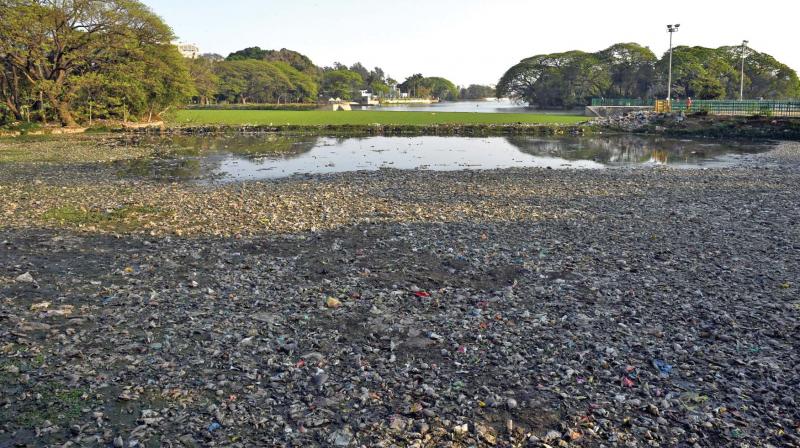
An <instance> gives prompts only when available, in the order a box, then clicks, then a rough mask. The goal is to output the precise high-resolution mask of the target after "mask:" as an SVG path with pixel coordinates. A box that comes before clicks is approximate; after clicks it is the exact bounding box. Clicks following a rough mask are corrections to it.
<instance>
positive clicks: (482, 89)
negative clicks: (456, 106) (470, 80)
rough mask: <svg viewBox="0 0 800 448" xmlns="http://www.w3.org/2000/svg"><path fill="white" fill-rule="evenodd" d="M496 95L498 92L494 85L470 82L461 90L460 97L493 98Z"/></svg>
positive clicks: (473, 98) (470, 98) (465, 98)
mask: <svg viewBox="0 0 800 448" xmlns="http://www.w3.org/2000/svg"><path fill="white" fill-rule="evenodd" d="M495 95H497V92H496V91H495V89H494V87H491V86H482V85H478V84H470V85H469V86H468V87H466V88H462V89H461V92H459V97H460V98H461V99H462V100H482V99H484V98H493V97H494V96H495Z"/></svg>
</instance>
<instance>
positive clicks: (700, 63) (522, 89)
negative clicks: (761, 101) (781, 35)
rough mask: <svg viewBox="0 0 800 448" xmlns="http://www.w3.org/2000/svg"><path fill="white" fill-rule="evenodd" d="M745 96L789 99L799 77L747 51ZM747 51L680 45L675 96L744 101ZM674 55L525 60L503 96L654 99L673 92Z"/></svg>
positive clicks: (623, 49)
mask: <svg viewBox="0 0 800 448" xmlns="http://www.w3.org/2000/svg"><path fill="white" fill-rule="evenodd" d="M747 51H748V52H747V54H746V56H747V59H746V62H745V95H746V96H748V97H750V98H759V97H763V98H774V99H788V98H794V97H797V96H800V81H798V78H797V73H795V71H794V70H792V69H790V68H789V67H787V66H785V65H784V64H781V63H780V62H778V61H776V60H775V59H774V58H772V57H771V56H769V55H766V54H763V53H758V52H756V51H754V50H752V49H749V50H747ZM741 55H742V54H741V47H722V48H717V49H712V48H704V47H685V46H681V47H676V48H675V49H674V50H673V67H672V69H673V70H672V71H673V78H672V87H673V92H674V94H675V96H680V97H684V98H685V97H693V98H696V99H723V98H730V99H734V98H738V97H739V86H740V81H741V75H740V74H739V71H740V70H739V65H738V64H739V63H741ZM668 65H669V53H666V54H665V55H664V56H663V57H662V58H661V59H660V60H656V57H655V55H654V54H653V53H652V52H651V51H650V50H649V49H648V48H645V47H642V46H640V45H637V44H634V43H624V44H616V45H613V46H611V47H609V48H607V49H605V50H603V51H600V52H598V53H584V52H580V51H570V52H566V53H555V54H549V55H537V56H533V57H530V58H527V59H523V60H522V61H520V62H519V63H518V64H516V65H514V66H513V67H511V68H510V69H508V71H506V73H505V74H504V75H503V77H502V78H501V79H500V81H499V82H498V85H497V96H498V97H503V96H508V97H511V98H512V99H514V100H516V101H520V102H527V103H528V104H531V105H535V106H538V107H544V108H562V107H564V108H569V107H576V106H583V105H587V104H589V103H590V101H591V98H592V97H599V96H602V97H606V98H652V97H654V96H658V97H663V96H664V95H666V92H667V72H668V70H669V67H668Z"/></svg>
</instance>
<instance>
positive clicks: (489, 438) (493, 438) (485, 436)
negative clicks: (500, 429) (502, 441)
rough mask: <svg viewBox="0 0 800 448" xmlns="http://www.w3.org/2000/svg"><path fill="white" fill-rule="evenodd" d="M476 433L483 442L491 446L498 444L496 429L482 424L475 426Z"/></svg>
mask: <svg viewBox="0 0 800 448" xmlns="http://www.w3.org/2000/svg"><path fill="white" fill-rule="evenodd" d="M475 432H476V434H477V435H478V437H480V438H481V439H482V440H484V441H485V442H486V443H488V444H489V445H495V444H497V433H496V431H495V430H494V428H492V427H490V426H486V425H482V424H480V423H476V424H475Z"/></svg>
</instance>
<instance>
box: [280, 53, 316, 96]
mask: <svg viewBox="0 0 800 448" xmlns="http://www.w3.org/2000/svg"><path fill="white" fill-rule="evenodd" d="M272 65H274V66H275V67H276V68H277V69H278V70H280V71H281V72H283V74H284V75H286V77H287V78H289V83H290V87H289V91H288V99H289V101H291V102H299V103H307V102H314V101H316V100H317V92H318V87H317V83H316V82H314V80H313V79H312V78H311V76H309V75H308V74H306V73H303V72H301V71H300V70H297V69H296V68H295V67H293V66H291V65H289V64H288V63H286V62H273V63H272Z"/></svg>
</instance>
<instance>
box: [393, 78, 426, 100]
mask: <svg viewBox="0 0 800 448" xmlns="http://www.w3.org/2000/svg"><path fill="white" fill-rule="evenodd" d="M423 79H425V77H424V76H422V74H421V73H417V74H415V75H411V76H409V77H408V78H406V80H405V81H403V82H402V83H401V84H400V85H399V86H398V87H399V88H400V90H401V91H402V92H405V93H408V94H409V95H410V96H412V97H419V96H418V90H419V88H420V87H421V86H422V80H423Z"/></svg>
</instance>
